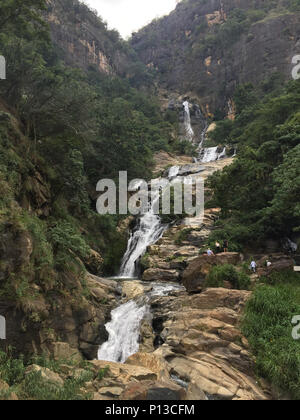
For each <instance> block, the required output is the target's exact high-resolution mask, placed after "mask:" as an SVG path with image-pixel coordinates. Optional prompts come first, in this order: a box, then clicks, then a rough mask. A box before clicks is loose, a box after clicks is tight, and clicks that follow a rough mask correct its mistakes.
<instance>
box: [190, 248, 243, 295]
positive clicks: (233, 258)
mask: <svg viewBox="0 0 300 420" xmlns="http://www.w3.org/2000/svg"><path fill="white" fill-rule="evenodd" d="M241 261H242V257H241V255H240V254H239V253H236V252H228V253H222V254H217V255H212V256H208V255H201V256H199V257H198V258H196V259H194V260H193V261H191V262H190V263H189V265H188V267H187V268H186V270H185V271H184V273H183V276H182V281H183V285H184V286H185V288H186V290H187V291H188V292H201V291H202V289H203V287H204V282H205V279H206V277H207V275H208V274H209V272H210V270H211V269H212V268H213V267H214V266H216V265H224V264H232V265H237V264H239V263H240V262H241Z"/></svg>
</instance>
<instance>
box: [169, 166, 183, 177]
mask: <svg viewBox="0 0 300 420" xmlns="http://www.w3.org/2000/svg"><path fill="white" fill-rule="evenodd" d="M179 171H180V166H172V167H171V168H170V169H169V173H168V178H169V179H171V178H174V177H176V176H177V175H178V173H179Z"/></svg>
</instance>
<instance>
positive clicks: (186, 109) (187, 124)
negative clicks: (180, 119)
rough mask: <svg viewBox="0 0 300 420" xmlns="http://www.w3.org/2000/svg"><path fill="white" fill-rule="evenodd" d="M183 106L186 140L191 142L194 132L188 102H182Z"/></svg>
mask: <svg viewBox="0 0 300 420" xmlns="http://www.w3.org/2000/svg"><path fill="white" fill-rule="evenodd" d="M183 108H184V127H185V132H186V137H187V140H188V141H190V142H192V141H193V139H194V135H195V133H194V130H193V128H192V124H191V114H190V104H189V103H188V101H185V102H183Z"/></svg>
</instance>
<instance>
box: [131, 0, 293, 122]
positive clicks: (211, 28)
mask: <svg viewBox="0 0 300 420" xmlns="http://www.w3.org/2000/svg"><path fill="white" fill-rule="evenodd" d="M299 21H300V9H299V2H297V1H286V0H284V1H277V2H272V1H262V0H250V1H249V0H207V1H203V0H186V1H182V2H180V3H179V4H178V5H177V7H176V10H175V11H174V12H172V13H171V14H170V15H169V16H166V17H164V18H162V19H159V20H155V21H153V22H152V23H151V24H150V25H148V26H147V27H145V28H143V29H142V30H141V31H139V32H138V33H136V34H134V35H133V37H132V40H131V44H132V46H133V48H134V49H135V51H136V52H137V54H138V55H139V57H140V58H141V60H142V61H143V62H144V63H145V64H146V65H147V66H148V67H149V68H153V69H156V70H157V73H158V80H159V83H160V85H161V86H162V87H164V88H166V89H168V90H171V91H172V90H174V91H177V92H179V93H180V94H187V95H194V96H196V97H198V99H199V102H200V103H201V105H202V109H203V110H204V111H205V112H206V114H210V113H215V112H216V111H217V110H221V111H222V112H223V111H224V110H225V111H226V113H229V112H231V111H232V109H231V108H232V103H231V99H232V95H233V93H234V90H235V88H236V87H237V85H239V84H243V83H246V82H252V83H254V84H257V83H259V82H261V81H264V80H266V79H268V78H269V77H270V76H271V75H272V74H273V73H277V72H278V73H280V74H282V75H283V79H285V80H287V79H289V78H290V77H291V71H292V57H293V56H294V55H296V54H297V53H298V54H299V51H300V26H299Z"/></svg>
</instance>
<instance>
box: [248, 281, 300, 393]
mask: <svg viewBox="0 0 300 420" xmlns="http://www.w3.org/2000/svg"><path fill="white" fill-rule="evenodd" d="M271 282H272V283H273V284H274V286H271V285H266V284H264V285H260V286H258V287H257V288H256V290H255V291H254V294H253V296H252V298H251V300H250V301H249V302H248V304H247V306H246V311H245V315H244V319H243V324H242V330H243V334H244V335H245V336H246V337H247V339H248V340H249V343H250V347H251V349H252V351H253V352H254V354H255V355H256V366H257V374H258V375H260V376H263V377H264V378H266V379H268V380H269V381H271V382H272V383H273V384H274V385H276V386H278V387H279V388H280V389H282V390H283V391H286V392H288V393H289V394H290V395H291V397H293V398H295V399H299V398H300V380H299V378H300V341H299V340H298V341H296V340H294V339H293V338H292V328H293V326H292V323H291V320H292V318H293V317H294V316H295V315H299V314H300V283H299V276H298V275H297V273H290V274H289V278H287V275H286V274H283V275H282V276H281V275H276V278H275V277H273V276H271Z"/></svg>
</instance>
